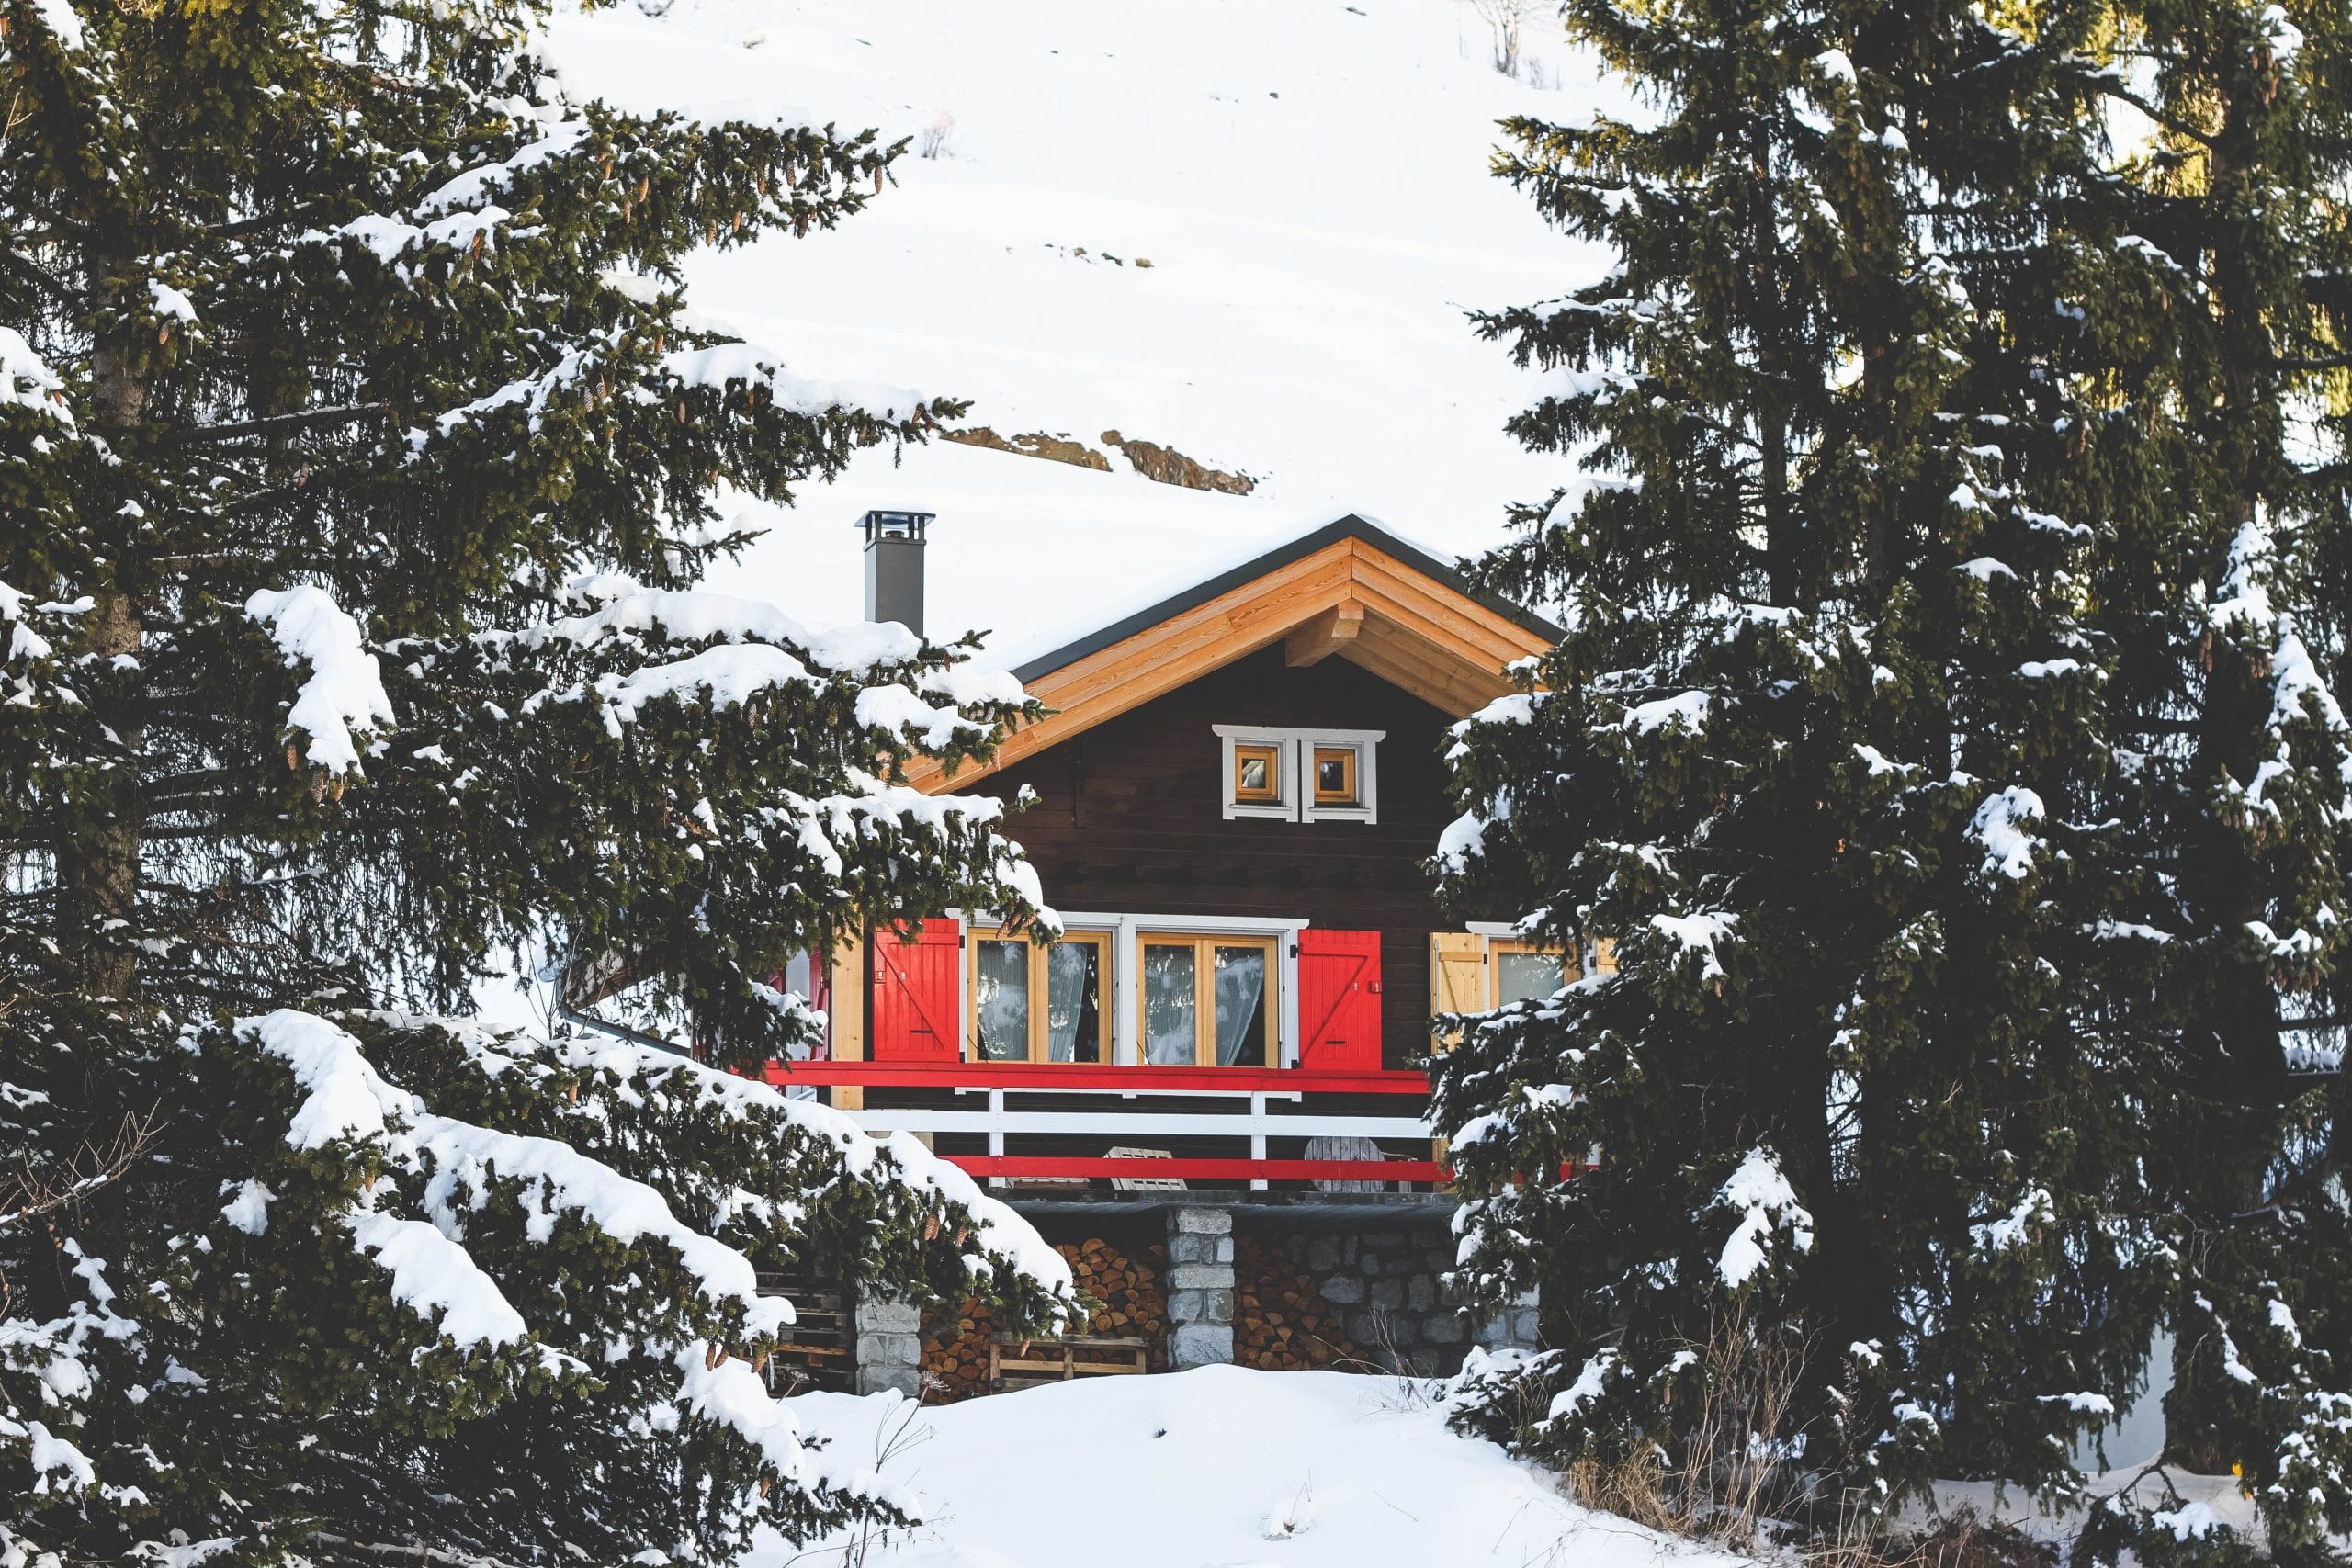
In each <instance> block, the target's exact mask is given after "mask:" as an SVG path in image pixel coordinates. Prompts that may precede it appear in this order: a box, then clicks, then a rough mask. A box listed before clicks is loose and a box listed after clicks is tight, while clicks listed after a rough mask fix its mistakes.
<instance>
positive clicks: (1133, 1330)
mask: <svg viewBox="0 0 2352 1568" xmlns="http://www.w3.org/2000/svg"><path fill="white" fill-rule="evenodd" d="M1041 1229H1043V1230H1044V1232H1045V1234H1046V1236H1047V1238H1048V1239H1049V1240H1052V1241H1054V1242H1056V1243H1057V1244H1058V1245H1059V1246H1060V1247H1061V1249H1062V1251H1063V1254H1064V1256H1065V1257H1068V1258H1070V1259H1071V1261H1072V1263H1073V1265H1074V1267H1075V1271H1076V1273H1077V1274H1078V1277H1079V1279H1080V1283H1081V1286H1091V1287H1092V1288H1093V1293H1095V1294H1097V1295H1103V1294H1105V1292H1106V1289H1107V1281H1106V1280H1102V1279H1098V1278H1096V1277H1095V1276H1094V1275H1091V1274H1090V1273H1089V1270H1088V1268H1087V1267H1086V1265H1085V1260H1086V1258H1088V1257H1089V1256H1091V1255H1090V1254H1089V1253H1088V1252H1087V1249H1089V1248H1092V1249H1095V1250H1096V1251H1099V1252H1100V1253H1102V1254H1103V1257H1104V1258H1113V1259H1114V1261H1115V1262H1116V1264H1117V1266H1118V1271H1119V1278H1120V1280H1121V1281H1123V1283H1122V1285H1121V1287H1120V1289H1119V1290H1117V1291H1112V1292H1109V1293H1110V1294H1111V1295H1114V1296H1116V1298H1117V1300H1116V1301H1115V1302H1114V1303H1112V1306H1111V1307H1108V1308H1106V1309H1105V1310H1104V1311H1103V1312H1102V1313H1100V1314H1097V1321H1095V1322H1093V1323H1091V1324H1090V1325H1089V1328H1090V1331H1091V1332H1093V1333H1097V1334H1103V1333H1112V1334H1126V1335H1140V1336H1142V1337H1147V1338H1148V1339H1150V1340H1151V1341H1152V1342H1153V1347H1152V1353H1151V1364H1152V1367H1153V1370H1155V1371H1157V1370H1159V1369H1160V1368H1162V1367H1166V1368H1169V1369H1170V1370H1175V1371H1182V1369H1184V1368H1186V1367H1198V1366H1209V1365H1216V1364H1219V1363H1224V1362H1230V1361H1235V1360H1239V1361H1241V1362H1243V1363H1244V1364H1248V1365H1253V1366H1262V1367H1266V1368H1268V1369H1273V1370H1279V1369H1283V1368H1289V1367H1306V1366H1324V1367H1336V1368H1340V1369H1343V1370H1351V1371H1371V1370H1374V1369H1375V1368H1385V1369H1386V1370H1387V1371H1394V1372H1399V1373H1403V1374H1406V1375H1409V1376H1416V1377H1446V1376H1450V1375H1452V1374H1453V1372H1455V1371H1459V1370H1461V1366H1462V1358H1463V1354H1464V1351H1466V1350H1467V1349H1468V1348H1470V1347H1471V1346H1472V1345H1479V1346H1483V1347H1486V1348H1489V1349H1497V1348H1526V1349H1532V1348H1534V1347H1535V1341H1536V1312H1535V1303H1534V1302H1533V1300H1532V1298H1530V1299H1528V1300H1525V1301H1521V1302H1519V1303H1513V1304H1512V1305H1511V1306H1510V1308H1508V1309H1507V1310H1505V1311H1504V1312H1502V1313H1500V1314H1496V1315H1494V1316H1491V1317H1488V1318H1487V1319H1485V1320H1483V1321H1477V1320H1473V1319H1472V1318H1471V1317H1470V1316H1469V1315H1468V1314H1464V1312H1463V1311H1462V1310H1461V1307H1460V1304H1459V1302H1458V1299H1457V1298H1456V1297H1455V1295H1454V1293H1453V1292H1452V1291H1450V1290H1449V1289H1448V1288H1447V1287H1446V1285H1445V1282H1444V1280H1443V1276H1444V1274H1445V1273H1446V1271H1447V1270H1448V1269H1452V1268H1453V1255H1454V1237H1453V1229H1452V1226H1451V1224H1450V1223H1449V1217H1448V1216H1446V1215H1444V1214H1442V1213H1432V1212H1430V1211H1429V1210H1423V1211H1422V1212H1421V1213H1419V1214H1416V1215H1411V1216H1407V1215H1403V1214H1397V1213H1378V1212H1376V1211H1369V1210H1368V1211H1367V1212H1366V1213H1364V1214H1363V1218H1362V1219H1361V1220H1356V1219H1353V1218H1352V1217H1351V1218H1349V1219H1347V1220H1344V1221H1342V1220H1339V1219H1335V1218H1332V1217H1330V1216H1329V1214H1328V1213H1327V1214H1326V1215H1324V1216H1322V1217H1320V1218H1310V1217H1307V1216H1295V1217H1294V1216H1291V1215H1287V1214H1285V1213H1283V1211H1282V1210H1280V1209H1278V1208H1267V1209H1261V1210H1251V1209H1250V1208H1248V1207H1246V1206H1233V1205H1216V1204H1211V1203H1202V1204H1199V1205H1197V1206H1195V1205H1189V1204H1170V1206H1169V1207H1168V1208H1166V1209H1165V1210H1162V1211H1159V1212H1157V1213H1155V1212H1151V1211H1146V1212H1144V1213H1139V1214H1132V1215H1125V1216H1117V1217H1114V1216H1112V1215H1095V1214H1084V1215H1064V1216H1055V1217H1053V1218H1052V1219H1050V1220H1046V1221H1043V1222H1041ZM1243 1263H1247V1264H1248V1265H1249V1267H1248V1268H1247V1269H1246V1270H1245V1269H1241V1268H1238V1267H1237V1266H1238V1265H1240V1264H1243ZM1270 1265H1271V1266H1270ZM1130 1276H1132V1278H1130ZM1130 1298H1132V1299H1130ZM1146 1298H1148V1303H1147V1301H1146ZM1114 1309H1115V1310H1114ZM930 1316H931V1320H930V1321H928V1322H924V1321H922V1320H921V1319H920V1318H919V1317H918V1314H916V1313H915V1312H914V1309H912V1308H911V1307H908V1306H904V1305H902V1304H899V1303H891V1302H884V1301H861V1302H860V1303H859V1304H858V1308H857V1314H856V1323H857V1329H858V1347H857V1369H858V1384H859V1387H860V1388H861V1390H865V1391H869V1392H870V1391H872V1390H876V1389H880V1388H898V1389H900V1390H902V1391H904V1392H909V1393H912V1392H913V1391H914V1389H915V1386H916V1385H917V1382H918V1381H919V1371H922V1370H930V1371H933V1373H934V1377H933V1381H934V1382H935V1383H936V1384H938V1387H937V1388H936V1390H935V1391H934V1392H935V1393H937V1394H938V1395H939V1396H940V1397H944V1398H960V1397H965V1396H967V1395H968V1394H971V1393H982V1392H985V1390H984V1388H983V1387H982V1386H981V1384H982V1383H983V1382H985V1379H984V1377H983V1376H982V1373H983V1372H984V1370H985V1361H986V1354H987V1349H986V1340H987V1336H988V1335H989V1333H990V1332H991V1331H992V1325H990V1324H989V1321H988V1314H986V1313H985V1312H984V1311H980V1310H977V1309H976V1308H974V1307H973V1306H972V1305H970V1304H969V1303H967V1306H966V1308H965V1309H964V1310H963V1311H962V1312H961V1313H960V1314H959V1313H956V1312H954V1311H948V1310H940V1311H937V1312H934V1313H933V1314H930ZM959 1331H960V1332H959ZM926 1337H927V1338H929V1339H930V1340H931V1341H933V1343H932V1344H931V1345H930V1346H929V1348H928V1350H926V1349H925V1348H924V1339H925V1338H926ZM950 1362H953V1363H954V1365H955V1367H956V1369H960V1371H959V1372H958V1375H947V1373H948V1370H949V1369H948V1363H950ZM931 1363H936V1365H931ZM967 1363H969V1364H968V1365H967ZM967 1385H968V1386H967Z"/></svg>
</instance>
